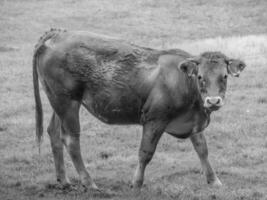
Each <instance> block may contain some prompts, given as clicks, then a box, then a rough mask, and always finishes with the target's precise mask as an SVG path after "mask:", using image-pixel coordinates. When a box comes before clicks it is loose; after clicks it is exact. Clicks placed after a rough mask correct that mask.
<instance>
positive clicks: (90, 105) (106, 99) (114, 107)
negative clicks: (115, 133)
mask: <svg viewBox="0 0 267 200" xmlns="http://www.w3.org/2000/svg"><path fill="white" fill-rule="evenodd" d="M83 105H84V106H85V107H86V108H87V110H89V112H90V113H92V114H93V115H94V116H95V117H97V118H98V119H99V120H101V121H102V122H104V123H107V124H136V123H139V122H140V113H141V101H140V99H139V98H137V97H135V96H134V95H132V94H124V95H118V94H116V93H99V94H98V95H97V96H95V97H94V98H92V96H91V95H90V93H89V92H88V93H87V94H86V96H85V98H84V99H83Z"/></svg>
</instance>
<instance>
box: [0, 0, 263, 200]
mask: <svg viewBox="0 0 267 200" xmlns="http://www.w3.org/2000/svg"><path fill="white" fill-rule="evenodd" d="M266 8H267V2H266V1H264V0H257V1H255V0H254V1H250V0H244V1H242V3H241V1H234V0H214V1H208V0H198V1H195V0H188V1H181V0H170V1H163V0H154V1H153V0H147V1H141V0H138V1H130V0H124V1H122V0H113V1H108V0H99V1H96V0H92V1H85V0H82V1H75V0H63V1H53V0H42V1H35V0H21V1H19V0H10V1H7V0H2V1H0V27H1V29H0V72H1V73H0V92H1V101H0V138H1V139H0V157H1V162H0V199H1V200H2V199H3V200H4V199H23V200H25V199H78V200H82V199H90V198H93V199H101V198H109V199H195V200H197V199H205V200H206V199H229V200H231V199H240V200H241V199H248V200H250V199H267V190H266V180H267V167H266V166H267V137H266V134H267V132H266V131H267V109H266V108H267V88H266V85H267V80H266V76H267V68H266V64H267V57H266V55H267V36H266V31H267V28H266V27H267V20H266V19H267V12H265V11H266ZM50 27H61V28H66V29H70V30H89V31H94V32H98V33H103V34H108V35H112V36H116V37H119V38H125V39H127V40H129V41H132V42H134V43H136V44H139V45H144V46H149V47H154V48H173V47H175V48H181V49H184V50H186V51H189V52H190V53H193V54H196V55H197V54H199V53H200V52H203V51H207V50H220V51H222V52H224V53H225V54H226V55H228V56H229V57H236V58H240V59H243V60H245V62H246V63H247V65H248V66H247V68H246V70H245V71H244V72H243V73H242V74H241V77H240V78H231V79H230V80H229V83H228V84H229V85H228V91H227V103H226V105H225V106H224V108H223V109H222V110H220V111H218V112H217V113H215V114H214V115H213V116H212V122H211V124H210V126H209V127H208V128H207V129H206V131H205V135H206V137H207V140H208V143H209V152H210V160H211V162H212V164H213V166H214V168H215V169H216V170H217V173H218V176H219V177H220V179H221V180H222V182H223V183H224V186H223V187H222V188H210V187H209V186H208V185H207V184H206V183H205V179H204V176H203V175H202V174H201V172H200V163H199V160H198V158H197V156H196V154H195V152H194V151H193V148H192V145H191V144H190V142H189V141H188V140H177V139H174V138H173V137H171V136H168V135H164V136H163V137H162V139H161V141H160V144H159V146H158V148H157V153H156V155H155V157H154V158H153V160H152V162H151V164H150V165H149V167H148V169H147V174H146V182H145V187H144V188H143V191H142V193H141V195H139V196H138V197H136V196H135V195H134V194H133V193H132V191H131V189H130V187H129V183H130V181H131V177H132V173H133V170H134V168H135V164H136V162H137V149H138V145H139V142H140V137H141V134H140V132H141V128H140V127H138V126H107V125H105V124H103V123H101V122H99V121H98V120H96V119H95V118H93V117H92V116H91V115H90V114H88V113H87V112H85V110H83V109H82V110H81V116H82V117H81V121H82V122H81V123H82V144H81V145H82V153H83V156H84V160H85V163H86V166H87V168H88V170H90V172H91V174H92V176H93V178H94V179H95V180H96V182H97V183H98V184H99V185H100V186H101V187H102V188H105V189H109V190H110V191H111V193H112V194H111V195H105V194H101V195H99V194H94V193H90V192H84V191H83V190H82V188H80V187H79V184H78V181H77V174H76V172H75V170H74V168H73V166H72V163H71V162H70V159H69V158H68V156H66V158H67V161H66V167H67V172H68V174H69V176H70V178H71V179H72V180H73V181H74V182H76V183H77V185H78V186H77V190H73V191H71V192H66V191H64V190H59V189H57V188H55V186H54V185H53V183H55V172H54V163H53V158H52V154H51V149H50V144H49V140H48V136H45V138H44V143H43V145H42V152H41V155H39V154H38V148H37V146H36V143H35V137H34V126H35V122H34V103H33V91H32V75H31V73H32V67H31V62H32V51H33V46H34V45H35V43H36V41H37V39H38V38H39V37H40V36H41V35H42V34H43V32H44V31H46V30H48V29H50ZM207 38H208V39H207ZM42 98H43V106H44V111H45V120H44V122H45V126H47V123H48V120H49V118H50V115H51V108H50V106H49V104H48V102H47V100H46V97H45V95H44V93H43V92H42Z"/></svg>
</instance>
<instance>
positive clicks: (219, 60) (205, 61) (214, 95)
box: [179, 52, 246, 110]
mask: <svg viewBox="0 0 267 200" xmlns="http://www.w3.org/2000/svg"><path fill="white" fill-rule="evenodd" d="M245 66H246V65H245V63H244V62H243V61H241V60H237V59H229V58H227V57H226V56H225V55H223V54H222V53H220V52H205V53H203V54H201V55H200V56H199V57H195V58H189V59H187V60H185V61H183V62H182V63H180V64H179V68H180V69H181V70H182V71H183V72H185V73H186V74H187V75H188V76H189V77H192V78H194V79H195V80H196V82H197V86H198V89H199V92H200V94H201V98H202V100H203V106H204V107H205V108H208V109H210V110H217V109H219V108H220V107H221V106H223V104H224V97H225V92H226V86H227V77H228V75H231V76H234V77H238V76H239V74H240V72H241V71H242V70H243V69H244V68H245Z"/></svg>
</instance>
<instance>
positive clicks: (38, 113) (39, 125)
mask: <svg viewBox="0 0 267 200" xmlns="http://www.w3.org/2000/svg"><path fill="white" fill-rule="evenodd" d="M37 65H38V49H35V51H34V55H33V65H32V76H33V89H34V99H35V121H36V141H37V144H38V148H39V153H40V149H41V148H40V147H41V140H42V136H43V108H42V101H41V97H40V91H39V81H38V73H37Z"/></svg>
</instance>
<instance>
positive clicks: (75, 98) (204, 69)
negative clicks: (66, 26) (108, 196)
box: [33, 29, 245, 188]
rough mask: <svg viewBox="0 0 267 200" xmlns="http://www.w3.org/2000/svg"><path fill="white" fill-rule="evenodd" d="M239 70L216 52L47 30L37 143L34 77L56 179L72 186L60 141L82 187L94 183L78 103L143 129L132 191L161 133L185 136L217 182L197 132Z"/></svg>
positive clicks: (39, 65) (38, 55)
mask: <svg viewBox="0 0 267 200" xmlns="http://www.w3.org/2000/svg"><path fill="white" fill-rule="evenodd" d="M244 67H245V64H244V62H242V61H240V60H236V59H229V58H227V57H226V56H225V55H224V54H222V53H220V52H205V53H202V54H201V55H200V56H198V57H194V56H191V55H190V54H188V53H186V52H184V51H182V50H179V49H171V50H156V49H150V48H144V47H140V46H136V45H133V44H129V43H127V42H124V41H121V40H117V39H113V38H108V37H103V36H98V35H96V34H92V33H84V32H83V33H81V32H67V31H61V30H55V29H52V30H50V31H49V32H47V33H46V34H45V35H44V36H43V37H41V38H40V40H39V42H38V44H37V45H36V48H35V52H34V59H33V83H34V94H35V101H36V123H37V126H36V134H37V138H38V141H39V142H40V140H41V137H42V132H43V125H42V121H43V114H42V105H41V99H40V94H39V86H38V76H39V77H40V81H41V83H42V85H43V88H44V90H45V92H46V94H47V97H48V99H49V101H50V104H51V106H52V107H53V110H54V113H53V115H52V118H51V122H50V125H49V127H48V134H49V136H50V140H51V146H52V151H53V155H54V161H55V168H56V175H57V180H58V181H59V182H60V183H62V184H68V183H69V181H68V179H67V176H66V173H65V167H64V159H63V145H64V146H65V147H66V149H67V151H68V153H69V154H70V156H71V159H72V161H73V163H74V166H75V168H76V170H77V172H78V174H79V176H80V179H81V182H82V184H84V185H86V186H88V187H91V188H97V186H96V185H95V183H94V181H93V180H92V179H91V177H90V175H89V173H88V172H87V170H86V168H85V166H84V163H83V159H82V157H81V152H80V139H79V137H80V122H79V109H80V106H81V105H83V106H84V107H85V108H86V109H87V110H88V111H89V112H90V113H91V114H93V115H94V116H95V117H96V118H98V119H99V120H101V121H102V122H105V123H108V124H140V125H142V126H143V135H142V140H141V145H140V149H139V162H138V166H137V168H136V172H135V175H134V178H133V186H134V187H135V188H140V187H141V186H142V184H143V180H144V171H145V168H146V166H147V164H148V163H149V161H150V160H151V158H152V156H153V154H154V152H155V149H156V146H157V143H158V141H159V139H160V137H161V135H162V133H163V132H167V133H169V134H171V135H173V136H174V137H177V138H190V139H191V141H192V143H193V146H194V148H195V150H196V152H197V154H198V156H199V158H200V161H201V164H202V168H203V170H204V172H205V174H206V178H207V182H208V183H210V184H212V185H221V182H220V180H219V179H218V178H217V176H216V174H215V172H214V170H213V169H212V167H211V165H210V163H209V161H208V149H207V144H206V140H205V137H204V135H203V134H202V131H203V130H204V129H205V128H206V127H207V126H208V124H209V122H210V114H211V112H212V111H215V110H218V109H219V108H220V107H221V106H222V105H223V104H224V96H225V91H226V85H227V76H228V74H230V75H233V76H238V75H239V73H240V72H241V71H242V70H243V69H244Z"/></svg>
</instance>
